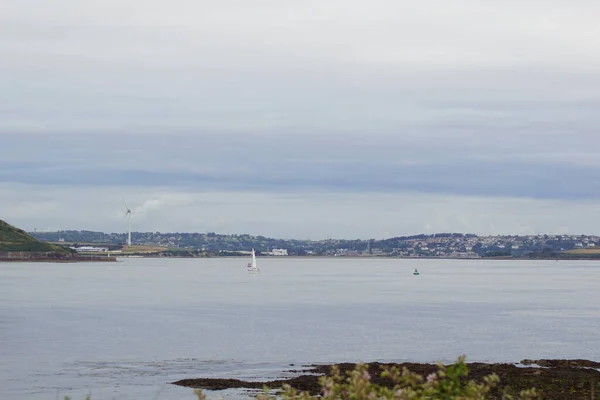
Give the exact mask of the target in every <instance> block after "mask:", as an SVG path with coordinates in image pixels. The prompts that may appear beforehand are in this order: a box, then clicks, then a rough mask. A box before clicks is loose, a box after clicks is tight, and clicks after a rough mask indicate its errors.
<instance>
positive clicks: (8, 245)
mask: <svg viewBox="0 0 600 400" xmlns="http://www.w3.org/2000/svg"><path fill="white" fill-rule="evenodd" d="M6 251H9V252H45V253H48V252H52V253H57V254H71V251H70V250H68V249H65V248H63V247H60V246H56V245H53V244H50V243H44V242H40V241H39V240H37V239H36V238H34V237H33V236H31V235H29V234H28V233H27V232H25V231H24V230H22V229H19V228H17V227H14V226H12V225H10V224H8V223H6V222H4V221H2V220H0V252H6Z"/></svg>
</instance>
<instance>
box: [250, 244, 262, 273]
mask: <svg viewBox="0 0 600 400" xmlns="http://www.w3.org/2000/svg"><path fill="white" fill-rule="evenodd" d="M259 272H260V269H258V267H257V266H256V254H255V253H254V249H252V262H251V263H248V273H250V274H258V273H259Z"/></svg>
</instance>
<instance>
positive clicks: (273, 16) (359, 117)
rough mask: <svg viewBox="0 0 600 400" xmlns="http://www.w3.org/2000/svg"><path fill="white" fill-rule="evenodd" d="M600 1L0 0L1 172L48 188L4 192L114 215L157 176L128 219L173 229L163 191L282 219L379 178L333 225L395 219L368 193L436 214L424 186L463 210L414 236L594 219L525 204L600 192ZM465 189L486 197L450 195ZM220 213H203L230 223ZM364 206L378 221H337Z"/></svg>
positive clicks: (10, 182)
mask: <svg viewBox="0 0 600 400" xmlns="http://www.w3.org/2000/svg"><path fill="white" fill-rule="evenodd" d="M599 12H600V4H598V3H597V2H593V1H591V0H583V1H580V2H578V3H577V4H570V3H565V2H564V1H558V0H550V1H544V2H542V1H541V0H531V1H527V2H517V1H512V0H510V1H504V2H502V3H498V2H494V1H491V0H489V1H488V0H484V1H479V2H477V3H473V2H467V1H456V2H452V4H441V3H440V2H434V1H430V0H425V1H418V2H417V1H405V2H397V1H391V0H375V1H371V2H368V3H367V2H364V1H356V0H346V1H343V2H342V1H341V0H332V1H327V2H318V1H314V0H307V1H303V2H292V1H269V0H260V1H255V2H252V4H249V3H247V2H243V1H241V0H227V1H222V2H219V3H218V4H217V3H214V2H213V3H210V2H204V1H200V2H192V1H188V0H175V1H171V2H168V3H167V2H164V1H158V0H148V1H144V2H142V1H141V0H125V1H114V0H107V1H103V2H96V3H85V4H84V3H81V2H76V1H74V0H58V1H55V2H54V3H53V7H52V8H45V9H41V8H39V7H38V4H37V1H34V0H22V1H19V2H14V1H13V2H3V3H2V4H0V36H1V37H2V38H3V40H2V41H0V184H1V185H7V187H12V188H15V187H23V188H36V191H31V190H30V189H26V190H27V191H28V193H29V195H30V196H32V197H31V198H30V199H29V200H27V199H25V200H24V201H25V203H22V204H19V205H17V204H12V205H11V206H10V207H9V208H7V209H10V210H12V211H11V212H14V213H16V215H23V214H22V213H23V210H24V209H28V210H30V212H31V214H32V216H33V215H35V217H36V218H39V220H40V221H46V222H44V223H45V224H50V225H53V226H54V225H63V222H62V221H69V218H70V217H68V216H69V215H71V214H73V215H74V213H77V216H78V218H80V224H79V225H78V226H80V227H85V226H106V227H108V226H114V225H117V224H118V223H119V222H118V221H119V220H117V219H114V218H121V217H120V214H119V213H120V211H118V210H113V208H114V207H113V205H112V204H114V203H115V202H114V201H113V199H112V196H116V197H117V198H119V199H120V198H121V197H122V196H123V195H125V194H127V193H128V192H129V191H130V190H131V191H133V193H140V194H141V193H144V194H145V195H144V196H141V195H140V196H139V197H138V198H137V200H135V201H138V206H139V207H140V209H139V210H138V213H137V218H138V222H143V221H146V219H147V220H148V221H154V222H153V223H155V224H156V225H148V226H151V227H152V228H153V229H154V228H156V229H159V230H164V229H165V228H164V227H172V226H173V225H172V224H170V223H169V222H168V221H169V220H168V219H166V218H163V217H160V218H159V217H158V216H160V215H162V213H165V212H166V211H165V210H168V209H169V207H170V205H172V204H173V202H181V203H182V205H181V209H182V210H188V211H189V212H192V211H193V210H194V208H193V207H192V205H191V204H192V203H193V204H195V203H194V201H196V200H194V199H196V198H197V196H202V195H204V194H208V193H221V194H223V196H224V198H226V197H227V196H226V195H225V193H232V195H234V196H238V197H241V198H246V199H254V198H256V199H260V201H264V202H265V204H270V205H271V206H272V207H273V208H272V210H277V211H278V213H279V214H280V215H279V216H277V217H273V218H271V217H269V216H268V215H262V214H261V215H262V219H259V220H256V221H254V222H252V223H251V222H240V224H241V225H239V227H240V229H250V228H257V229H259V230H260V229H263V228H264V229H265V231H273V232H283V230H281V231H280V230H279V229H280V227H282V226H283V227H286V228H288V229H291V228H290V227H291V226H293V223H295V222H296V219H295V218H296V217H295V216H296V215H297V212H296V209H295V208H292V206H295V205H296V204H295V203H293V202H292V203H290V202H289V201H291V200H289V197H286V196H299V197H298V198H299V199H302V200H298V201H300V203H301V204H308V203H310V204H313V207H317V208H319V209H320V208H321V207H332V208H333V209H336V210H337V209H338V208H339V209H340V210H342V209H345V208H344V207H346V206H341V205H340V206H339V207H338V206H336V205H335V204H334V203H333V202H328V201H325V200H323V199H320V200H316V199H317V198H318V195H317V194H318V193H322V194H323V196H329V195H331V196H338V197H335V198H336V199H338V200H336V201H340V202H341V203H343V204H346V203H344V201H346V200H345V199H350V198H362V197H361V196H373V197H372V199H371V198H370V197H369V201H365V202H364V204H363V205H362V206H361V207H362V208H361V207H358V206H356V207H355V208H348V209H347V212H345V213H343V214H336V213H335V212H332V213H331V215H336V216H337V218H340V220H331V221H330V224H331V226H333V227H337V228H335V229H334V228H332V230H333V232H332V233H335V232H340V233H341V232H342V229H341V226H342V225H343V224H344V223H346V224H347V225H348V226H347V227H348V229H357V231H360V232H365V234H373V235H375V234H377V232H379V231H385V232H394V228H393V227H388V226H381V227H379V225H377V223H375V222H372V221H376V218H374V217H375V216H376V217H377V218H382V219H384V220H385V217H382V216H379V215H372V214H373V213H374V211H373V210H370V207H371V205H370V204H371V201H375V202H376V204H378V203H377V201H380V200H381V199H390V198H394V199H403V201H405V200H406V199H404V197H402V196H409V200H406V201H407V204H412V205H411V206H410V207H409V209H411V210H413V213H411V214H410V215H415V216H420V217H421V218H422V216H423V215H429V214H431V212H430V213H424V212H421V208H419V207H417V205H416V204H413V200H414V199H416V198H417V197H414V196H424V197H423V198H422V199H435V198H439V199H446V200H448V199H449V200H448V202H447V203H444V202H442V203H435V202H434V203H431V204H432V207H433V208H434V209H436V210H437V209H438V208H439V210H440V212H443V213H449V214H451V215H452V213H455V214H456V215H464V218H463V217H461V218H456V219H451V218H447V217H442V216H440V217H439V219H438V220H435V221H433V220H428V222H427V223H426V224H420V223H416V222H415V223H414V224H412V225H410V227H411V228H410V229H408V230H409V231H410V232H411V233H413V232H415V231H413V230H412V229H415V230H416V231H419V229H421V230H422V229H429V228H428V227H433V228H431V229H434V228H435V227H438V228H439V229H443V228H444V227H448V230H463V229H466V230H468V229H470V228H469V227H470V226H473V229H480V230H481V231H482V232H483V231H486V230H487V229H491V227H495V228H496V229H498V230H499V231H501V230H502V229H504V226H505V225H504V224H505V223H507V222H508V221H512V222H511V224H512V225H511V226H512V229H514V230H515V231H518V230H519V229H521V228H520V227H521V225H522V224H525V226H526V227H527V228H526V229H525V228H523V229H525V230H527V229H531V230H536V229H539V228H540V227H546V228H547V229H563V228H564V229H572V227H573V226H574V227H576V228H580V229H582V230H585V229H587V226H588V225H587V221H586V220H585V215H586V212H584V211H581V213H580V214H577V213H575V214H573V215H571V214H569V215H570V218H571V219H572V220H573V221H579V222H576V223H574V225H571V224H569V223H567V222H568V221H566V220H562V219H560V218H558V219H557V220H556V221H555V222H552V223H550V222H548V221H546V222H545V221H543V220H541V219H536V218H534V217H533V216H527V215H521V214H520V212H518V210H517V208H516V207H517V205H516V204H517V203H515V202H518V201H521V200H522V201H524V202H525V203H523V204H520V203H519V207H523V208H524V209H528V208H527V207H529V205H532V204H535V205H536V206H539V207H541V206H542V205H545V204H551V205H552V206H548V207H550V208H549V209H551V210H559V208H560V207H559V205H561V207H562V206H565V205H572V206H575V205H579V204H588V203H587V202H593V201H594V200H597V199H599V198H600V186H598V185H596V184H595V183H594V182H598V181H599V178H600V169H599V165H598V161H597V160H598V159H600V158H599V157H598V156H599V155H600V154H598V150H597V143H598V139H597V132H598V129H599V128H600V116H599V114H598V113H597V109H598V105H599V104H600V98H599V96H598V93H600V76H599V75H598V73H597V71H598V70H599V69H600V42H599V41H598V37H600V32H598V29H599V28H598V24H597V21H596V19H595V16H596V15H598V13H599ZM24 190H25V189H24ZM69 191H70V193H72V196H73V197H77V196H80V195H81V196H84V195H85V194H86V193H94V196H97V197H93V198H92V197H90V200H89V201H90V202H98V204H97V206H98V207H99V208H98V210H106V211H105V212H106V213H107V214H106V215H104V217H100V216H94V215H92V214H90V215H88V214H87V213H85V212H76V210H77V208H75V209H73V208H66V207H67V206H66V205H63V204H70V203H69V201H67V200H68V199H67V200H65V199H63V197H65V196H66V197H68V196H67V195H66V193H69ZM181 193H191V194H190V196H191V197H186V196H187V195H186V196H183V195H181ZM50 194H52V195H50ZM171 194H172V196H171ZM105 195H106V196H108V197H107V198H103V197H104V196H105ZM305 195H306V196H309V195H310V196H309V197H307V198H305V197H303V196H305ZM11 196H16V195H15V194H14V193H13V194H11V195H10V196H9V197H11ZM90 196H91V195H90ZM169 196H171V197H169ZM256 196H257V197H256ZM261 196H262V197H261ZM311 196H317V197H311ZM411 196H412V197H411ZM84 197H85V196H84ZM279 198H285V199H288V200H286V201H284V202H283V203H281V204H285V205H286V206H285V207H284V206H283V205H282V206H281V207H279V206H275V203H273V202H274V201H275V200H274V199H279ZM327 198H328V197H327ZM339 199H342V200H339ZM374 199H380V200H374ZM410 199H413V200H410ZM452 199H454V200H452ZM470 199H473V201H475V202H476V204H482V205H481V207H480V208H478V207H473V210H472V211H470V212H467V213H462V211H461V212H459V211H458V208H456V207H458V206H457V205H452V204H455V203H456V204H470V203H469V202H470V201H471V200H470ZM519 199H521V200H519ZM59 200H60V201H59ZM131 200H132V201H133V200H134V199H131ZM19 201H20V200H19ZM211 201H216V200H214V199H213V200H211ZM257 201H258V200H257ZM277 201H279V200H277ZM381 201H383V200H381ZM414 201H416V200H414ZM423 201H425V200H423ZM428 201H429V200H428ZM431 201H432V202H433V200H431ZM29 202H34V203H35V204H36V206H35V210H34V209H33V208H32V207H30V206H28V207H26V206H24V205H23V204H30V203H29ZM119 202H122V201H121V200H117V201H116V203H119ZM190 202H191V203H190ZM504 203H506V204H511V207H515V208H509V209H506V210H505V211H504V209H503V208H502V207H501V204H504ZM109 204H110V205H109ZM226 204H227V202H226ZM276 204H280V203H276ZM386 204H387V203H386ZM589 204H591V203H589ZM23 207H25V208H23ZM63 207H64V208H63ZM215 207H216V206H215ZM228 207H229V206H228ZM231 207H233V206H231ZM348 207H349V206H348ZM353 207H354V206H353ZM386 207H387V206H383V205H382V206H381V208H382V209H385V210H388V211H389V212H391V211H390V210H391V208H386ZM453 207H454V208H453ZM531 207H533V206H531ZM586 207H587V206H586ZM590 207H591V206H590ZM117 208H118V207H117ZM490 208H495V209H496V210H498V211H497V212H501V211H502V212H505V213H506V215H505V217H506V218H504V219H503V220H502V221H496V220H495V219H494V218H492V217H488V216H486V215H487V213H488V210H489V209H490ZM109 209H110V210H113V211H110V212H108V210H109ZM228 210H229V209H227V208H226V209H225V211H228ZM350 210H352V211H350ZM361 210H362V211H361ZM475 210H478V211H479V212H481V213H482V214H483V215H484V216H482V217H481V218H483V219H482V220H478V219H477V218H476V217H475V215H474V214H472V212H474V211H475ZM221 211H223V210H221ZM221 211H219V213H211V214H210V215H207V216H206V218H205V219H202V221H203V223H205V222H206V224H205V225H206V226H207V227H211V229H214V230H220V229H218V228H219V227H221V228H223V229H231V230H232V231H237V229H234V228H235V224H234V222H232V221H231V220H230V219H229V216H228V215H230V214H228V213H227V212H224V213H222V212H221ZM529 211H530V212H532V213H533V214H532V215H537V214H536V213H535V212H534V211H533V209H531V210H529ZM361 213H364V214H365V215H371V217H372V218H371V219H369V221H371V222H368V221H367V220H365V221H362V223H364V224H366V226H371V225H369V224H372V226H373V229H372V230H369V229H371V228H362V227H356V226H354V225H353V223H352V222H344V223H343V222H341V221H351V220H352V218H351V217H349V215H354V214H359V215H362V214H361ZM461 213H462V214H461ZM48 215H57V216H58V215H60V217H59V220H58V221H57V220H52V219H48V218H47V217H46V216H48ZM302 215H303V217H302V218H305V219H306V221H312V222H314V223H313V224H312V225H311V226H312V228H311V229H313V232H315V233H314V234H317V235H321V234H323V235H326V234H328V233H326V232H327V230H326V229H324V228H323V227H322V226H320V225H319V224H317V222H318V221H316V220H311V219H310V217H307V216H306V215H304V214H302ZM469 215H470V216H469ZM511 215H518V216H519V218H523V221H528V222H523V223H521V222H519V221H518V219H511V217H510V216H511ZM405 217H406V218H408V219H410V218H409V217H410V216H408V215H407V216H405ZM102 218H108V219H107V220H106V221H112V222H111V223H110V224H106V225H104V223H103V222H102ZM111 218H113V219H112V220H111ZM236 218H237V217H236ZM245 218H246V217H240V218H239V219H236V220H235V221H246V219H245ZM323 218H325V220H327V218H328V216H327V215H324V216H323ZM348 218H350V219H348ZM415 218H416V217H415ZM548 218H549V221H550V220H552V218H550V217H548ZM52 221H54V222H52ZM73 221H75V220H74V219H73ZM265 221H270V222H269V224H266V222H265ZM303 221H304V219H303V220H301V221H298V223H299V224H301V225H303ZM336 221H337V222H336ZM440 221H446V222H443V223H442V222H440ZM478 221H479V222H478ZM489 221H495V222H489ZM28 223H29V222H28ZM181 223H182V225H181V226H188V227H189V228H190V229H191V228H192V227H193V226H195V224H190V223H189V221H188V220H185V221H183V222H181ZM261 223H265V224H266V225H264V226H261V225H259V224H261ZM490 224H491V225H490ZM67 225H69V224H67ZM200 225H201V224H200ZM303 226H304V225H303ZM452 226H454V227H455V229H450V227H452ZM375 227H376V228H375ZM298 229H299V230H298V232H299V234H300V233H301V234H306V232H308V231H306V230H305V229H304V228H298ZM573 229H574V228H573ZM251 230H252V229H251ZM369 232H373V233H369Z"/></svg>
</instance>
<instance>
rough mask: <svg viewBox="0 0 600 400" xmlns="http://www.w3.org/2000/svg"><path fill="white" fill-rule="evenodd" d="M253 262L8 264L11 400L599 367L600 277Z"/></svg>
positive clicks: (5, 293) (503, 269)
mask: <svg viewBox="0 0 600 400" xmlns="http://www.w3.org/2000/svg"><path fill="white" fill-rule="evenodd" d="M247 262H248V260H246V259H240V258H228V259H225V258H223V259H197V260H194V259H178V260H158V259H157V260H151V259H126V260H122V262H119V263H110V264H108V263H106V264H105V263H98V264H96V263H90V264H45V263H44V264H40V263H32V264H28V263H24V264H0V399H2V400H5V399H6V400H13V399H14V400H25V399H35V400H37V399H57V398H58V399H61V400H62V399H63V397H64V396H65V395H71V396H72V398H73V399H74V400H78V399H83V398H84V397H85V395H86V394H90V393H91V394H92V399H93V400H97V399H117V400H129V399H189V400H192V399H194V396H193V393H192V391H191V389H187V388H181V387H177V386H173V385H169V384H168V382H172V381H174V380H178V379H182V378H191V377H200V376H203V377H235V378H240V379H261V380H262V379H269V378H277V377H281V376H287V375H286V374H285V373H282V371H284V370H285V369H286V368H297V367H298V366H299V365H302V364H304V363H315V362H318V363H323V362H338V361H360V360H362V361H375V360H385V361H423V362H435V361H438V360H439V361H444V362H451V361H454V360H455V359H456V357H457V356H459V355H461V354H466V355H467V360H470V361H509V362H514V361H519V360H521V359H523V358H586V359H592V360H596V361H600V334H599V332H600V290H599V288H600V263H598V262H582V261H575V262H567V261H560V262H556V261H482V260H464V261H459V260H391V259H293V258H269V259H261V258H259V266H260V268H261V273H260V274H259V275H250V274H248V273H247V272H246V264H247ZM415 268H418V269H419V271H420V272H421V275H420V276H413V275H412V272H413V270H414V269H415ZM289 364H295V367H289ZM218 396H220V397H225V398H239V397H240V396H242V394H241V393H240V392H239V391H226V392H219V393H218Z"/></svg>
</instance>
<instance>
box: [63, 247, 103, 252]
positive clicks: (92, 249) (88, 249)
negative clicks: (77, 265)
mask: <svg viewBox="0 0 600 400" xmlns="http://www.w3.org/2000/svg"><path fill="white" fill-rule="evenodd" d="M71 249H73V250H75V251H76V252H78V253H106V252H108V247H92V246H81V247H71Z"/></svg>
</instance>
